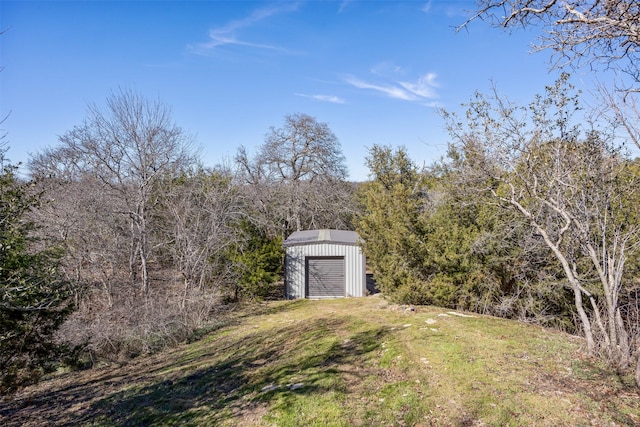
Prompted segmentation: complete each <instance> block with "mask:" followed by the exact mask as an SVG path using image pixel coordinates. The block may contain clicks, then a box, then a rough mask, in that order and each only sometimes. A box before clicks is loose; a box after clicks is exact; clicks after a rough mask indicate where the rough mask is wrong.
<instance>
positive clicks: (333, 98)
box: [295, 93, 346, 104]
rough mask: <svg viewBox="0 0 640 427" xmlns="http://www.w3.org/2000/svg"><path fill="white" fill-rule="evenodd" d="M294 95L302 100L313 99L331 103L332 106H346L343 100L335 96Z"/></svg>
mask: <svg viewBox="0 0 640 427" xmlns="http://www.w3.org/2000/svg"><path fill="white" fill-rule="evenodd" d="M295 95H296V96H301V97H303V98H311V99H315V100H316V101H323V102H332V103H334V104H346V101H345V100H344V99H342V98H340V97H339V96H335V95H308V94H305V93H296V94H295Z"/></svg>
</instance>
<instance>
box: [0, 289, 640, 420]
mask: <svg viewBox="0 0 640 427" xmlns="http://www.w3.org/2000/svg"><path fill="white" fill-rule="evenodd" d="M580 345H581V342H580V340H578V339H576V338H573V337H570V336H567V335H564V334H559V333H556V332H553V331H549V330H545V329H542V328H539V327H534V326H528V325H522V324H518V323H516V322H511V321H506V320H501V319H496V318H490V317H483V316H475V315H474V316H472V317H464V316H460V315H459V313H457V314H452V313H448V312H447V311H445V310H441V309H437V308H433V307H416V308H415V309H414V310H409V309H406V308H404V307H397V306H393V305H389V304H387V303H386V302H385V301H384V300H383V299H381V298H379V297H369V298H360V299H342V300H333V301H306V300H305V301H289V302H287V301H282V302H274V303H266V304H263V305H260V306H253V307H250V308H249V309H247V311H246V312H243V313H237V314H236V315H234V316H233V317H232V318H231V319H230V321H229V322H228V324H227V326H225V327H222V328H220V329H218V330H217V331H215V332H212V333H211V334H210V335H207V336H205V337H204V338H203V339H202V340H200V341H198V342H195V343H193V344H190V345H188V346H187V345H185V346H183V347H180V348H176V349H173V350H171V351H166V352H163V353H161V354H157V355H154V356H151V357H147V358H140V359H137V360H134V361H132V362H130V363H128V364H127V365H124V366H108V367H103V368H100V369H93V370H89V371H84V372H75V373H67V374H63V375H58V376H56V377H53V378H51V379H49V380H47V381H45V382H43V383H41V384H40V385H38V386H35V387H31V388H28V389H26V390H23V391H22V392H21V393H20V394H18V395H17V396H15V398H14V399H13V400H6V401H4V402H2V403H0V425H4V426H35V425H43V421H44V420H46V423H44V424H47V425H104V426H107V425H193V426H203V425H205V426H206V425H241V426H247V425H255V426H273V425H277V426H301V425H305V426H310V425H318V426H342V425H343V426H358V425H361V426H370V425H375V426H384V425H389V426H430V425H434V426H485V425H496V426H498V425H499V426H505V425H513V426H524V425H526V426H558V425H570V426H580V425H598V426H600V425H639V424H640V398H639V397H640V396H639V395H638V391H637V390H636V389H635V388H633V387H632V386H631V385H630V381H627V380H626V379H625V378H620V377H618V376H616V375H615V374H614V373H612V372H610V371H608V370H607V369H606V368H605V367H602V366H600V365H599V364H598V363H597V362H595V361H593V360H589V359H587V358H584V357H582V356H581V353H580V351H579V349H580Z"/></svg>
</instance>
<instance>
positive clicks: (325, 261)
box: [283, 229, 366, 299]
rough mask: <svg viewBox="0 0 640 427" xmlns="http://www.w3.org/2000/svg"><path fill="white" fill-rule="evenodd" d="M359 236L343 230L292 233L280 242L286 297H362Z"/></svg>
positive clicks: (363, 282) (362, 260) (362, 263)
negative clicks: (282, 249) (281, 244)
mask: <svg viewBox="0 0 640 427" xmlns="http://www.w3.org/2000/svg"><path fill="white" fill-rule="evenodd" d="M359 240H360V238H359V236H358V234H357V233H356V232H355V231H347V230H329V229H323V230H304V231H296V232H294V233H293V234H291V235H290V236H289V237H288V238H287V240H285V241H284V244H283V246H284V249H285V270H284V271H285V289H286V297H287V298H289V299H295V298H340V297H362V296H365V295H366V271H365V269H366V260H365V257H364V254H363V253H362V250H361V248H360V246H359Z"/></svg>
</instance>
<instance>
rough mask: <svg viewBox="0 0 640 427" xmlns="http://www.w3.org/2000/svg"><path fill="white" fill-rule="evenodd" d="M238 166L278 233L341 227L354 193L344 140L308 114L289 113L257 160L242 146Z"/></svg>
mask: <svg viewBox="0 0 640 427" xmlns="http://www.w3.org/2000/svg"><path fill="white" fill-rule="evenodd" d="M236 162H237V164H238V166H239V170H240V176H241V179H242V180H243V182H244V184H245V185H246V186H248V187H249V189H251V191H252V193H253V194H252V195H253V196H254V197H255V201H256V208H257V210H258V211H259V212H261V213H262V214H264V216H266V217H269V218H271V219H270V220H269V222H271V223H272V224H274V225H275V224H277V227H278V228H279V230H277V233H278V234H282V235H283V237H286V234H287V233H289V232H290V231H294V230H302V229H303V228H316V227H329V226H334V227H339V226H340V223H341V221H340V219H339V218H340V217H341V216H343V215H341V214H343V213H344V211H345V207H348V205H349V203H348V202H347V200H348V198H349V193H350V192H349V190H350V189H349V188H348V185H346V183H345V179H346V177H347V167H346V165H345V158H344V156H343V155H342V149H341V147H340V142H339V141H338V138H337V137H336V136H335V135H334V134H333V132H332V131H331V130H330V129H329V126H328V125H327V124H326V123H320V122H318V121H316V119H315V118H313V117H311V116H309V115H306V114H291V115H287V116H285V123H284V126H283V127H282V128H275V127H272V128H271V129H270V132H269V133H268V134H267V136H266V139H265V143H264V144H263V145H262V146H261V147H260V148H259V150H258V152H257V153H256V155H255V156H254V157H253V158H250V157H249V155H248V154H247V152H246V150H245V148H244V147H241V148H240V149H239V150H238V153H237V155H236Z"/></svg>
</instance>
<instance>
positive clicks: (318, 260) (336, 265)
mask: <svg viewBox="0 0 640 427" xmlns="http://www.w3.org/2000/svg"><path fill="white" fill-rule="evenodd" d="M306 267H307V268H306V285H307V297H308V298H335V297H343V296H345V290H346V282H345V275H344V257H307V260H306Z"/></svg>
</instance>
